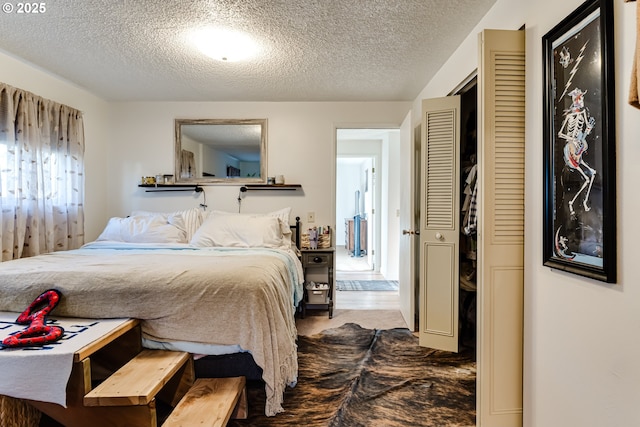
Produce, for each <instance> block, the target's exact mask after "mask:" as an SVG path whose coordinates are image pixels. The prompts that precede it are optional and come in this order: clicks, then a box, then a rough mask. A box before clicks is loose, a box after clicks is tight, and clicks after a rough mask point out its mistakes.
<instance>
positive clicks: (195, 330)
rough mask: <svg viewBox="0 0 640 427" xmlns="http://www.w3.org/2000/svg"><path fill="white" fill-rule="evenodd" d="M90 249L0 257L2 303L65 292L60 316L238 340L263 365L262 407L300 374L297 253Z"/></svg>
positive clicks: (211, 340)
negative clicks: (135, 321) (296, 318)
mask: <svg viewBox="0 0 640 427" xmlns="http://www.w3.org/2000/svg"><path fill="white" fill-rule="evenodd" d="M181 249H182V250H171V249H153V250H151V249H139V248H137V249H102V248H99V246H98V249H90V248H83V249H79V250H74V251H67V252H55V253H52V254H47V255H43V256H39V257H34V258H25V259H20V260H15V261H10V262H6V263H1V264H0V310H4V311H13V312H21V311H22V310H23V309H24V307H26V306H27V305H28V304H29V303H30V302H31V301H32V300H33V298H34V297H35V296H38V295H39V294H40V293H41V292H42V291H43V290H46V289H49V288H55V289H58V290H59V291H61V292H62V295H63V297H62V300H61V301H60V304H59V305H58V307H57V308H56V311H55V314H56V316H71V317H83V318H123V317H129V318H136V319H141V321H142V322H141V326H142V332H143V335H144V336H145V337H146V338H149V339H151V340H155V341H188V342H194V343H203V344H224V345H233V344H239V345H240V347H241V348H242V349H244V350H247V351H250V352H251V354H252V355H253V358H254V360H255V362H256V363H257V365H259V366H260V367H261V368H262V369H263V371H264V372H263V379H264V381H265V383H266V393H267V405H266V408H265V413H266V414H267V415H275V414H276V413H278V412H281V411H282V405H281V404H282V398H283V393H284V389H285V387H286V386H287V385H292V384H294V383H295V381H296V378H297V370H298V365H297V357H296V329H295V321H294V303H297V300H298V299H299V295H301V293H300V289H301V281H302V277H301V276H298V274H299V271H300V270H299V268H298V266H297V265H295V262H297V259H295V257H291V256H290V255H288V253H287V252H284V251H280V250H273V249H247V250H231V249H226V250H224V249H192V248H186V247H185V248H181Z"/></svg>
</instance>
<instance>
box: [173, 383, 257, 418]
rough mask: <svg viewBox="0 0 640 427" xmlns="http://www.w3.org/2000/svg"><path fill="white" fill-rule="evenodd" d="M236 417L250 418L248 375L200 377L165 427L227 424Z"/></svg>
mask: <svg viewBox="0 0 640 427" xmlns="http://www.w3.org/2000/svg"><path fill="white" fill-rule="evenodd" d="M232 417H233V418H247V391H246V380H245V377H233V378H200V379H197V380H196V382H195V383H194V384H193V386H192V387H191V389H189V391H188V392H187V394H186V395H185V396H184V397H183V398H182V400H181V401H180V402H179V403H178V406H176V407H175V409H174V410H173V412H171V415H169V418H167V420H166V421H165V422H164V424H162V427H189V426H196V425H197V426H206V427H224V426H226V425H227V422H228V421H229V419H230V418H232Z"/></svg>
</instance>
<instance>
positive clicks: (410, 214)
mask: <svg viewBox="0 0 640 427" xmlns="http://www.w3.org/2000/svg"><path fill="white" fill-rule="evenodd" d="M414 153H415V144H414V141H413V138H411V111H409V114H407V117H405V119H404V121H403V122H402V125H401V126H400V165H402V166H401V167H400V232H401V235H400V244H399V252H400V257H399V264H398V269H399V272H398V274H399V296H400V312H401V313H402V317H403V318H404V321H405V323H406V324H407V327H408V328H409V330H410V331H414V330H415V293H416V292H415V284H416V276H417V271H418V269H417V266H416V263H415V258H416V244H415V241H416V234H415V232H416V230H417V229H418V228H417V226H418V224H416V222H415V212H416V208H415V203H416V198H415V179H414V177H415V176H416V173H417V172H419V171H416V168H415V159H414Z"/></svg>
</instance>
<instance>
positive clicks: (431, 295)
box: [419, 96, 460, 352]
mask: <svg viewBox="0 0 640 427" xmlns="http://www.w3.org/2000/svg"><path fill="white" fill-rule="evenodd" d="M421 126H422V149H421V151H422V167H421V173H422V179H421V181H422V185H421V189H420V303H419V305H420V333H419V337H420V345H422V346H425V347H431V348H436V349H441V350H447V351H454V352H457V351H458V311H459V308H458V298H459V288H458V284H459V266H458V264H459V261H458V253H459V242H460V237H459V231H460V220H459V216H460V215H459V210H460V201H459V199H460V197H459V193H460V191H459V188H460V155H459V152H460V97H459V96H449V97H446V98H434V99H425V100H423V101H422V124H421Z"/></svg>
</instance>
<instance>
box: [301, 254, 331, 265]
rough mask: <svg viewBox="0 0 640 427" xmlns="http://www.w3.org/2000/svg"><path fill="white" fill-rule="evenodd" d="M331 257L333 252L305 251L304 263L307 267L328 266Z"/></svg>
mask: <svg viewBox="0 0 640 427" xmlns="http://www.w3.org/2000/svg"><path fill="white" fill-rule="evenodd" d="M331 258H332V257H331V254H323V253H317V254H314V253H305V254H303V255H302V265H304V266H305V267H327V266H329V263H330V262H331Z"/></svg>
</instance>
